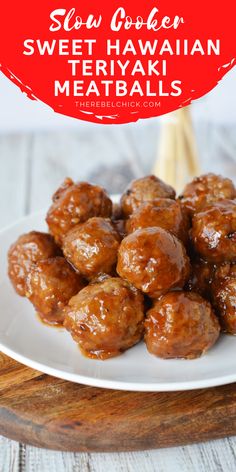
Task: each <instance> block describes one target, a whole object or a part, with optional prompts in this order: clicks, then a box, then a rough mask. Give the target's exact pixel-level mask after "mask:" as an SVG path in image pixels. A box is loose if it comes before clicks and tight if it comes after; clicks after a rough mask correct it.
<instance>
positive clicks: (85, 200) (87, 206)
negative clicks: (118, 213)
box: [46, 179, 112, 245]
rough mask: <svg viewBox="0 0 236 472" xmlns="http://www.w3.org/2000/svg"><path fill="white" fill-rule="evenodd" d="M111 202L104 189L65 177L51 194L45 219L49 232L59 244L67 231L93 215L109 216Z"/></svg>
mask: <svg viewBox="0 0 236 472" xmlns="http://www.w3.org/2000/svg"><path fill="white" fill-rule="evenodd" d="M111 213H112V202H111V200H110V198H109V197H108V195H107V194H106V192H105V190H104V189H102V188H101V187H98V186H96V185H91V184H89V183H86V182H79V183H74V182H73V181H72V180H71V179H66V180H65V182H64V184H62V187H60V188H59V189H58V190H57V191H56V193H55V194H54V196H53V203H52V206H51V207H50V208H49V211H48V213H47V217H46V221H47V224H48V227H49V231H50V233H51V234H52V235H53V236H54V238H55V240H56V242H57V243H58V244H59V245H61V244H62V242H63V238H64V236H65V234H66V233H68V231H69V230H70V229H71V228H73V227H74V226H75V225H77V224H79V223H83V222H84V221H86V220H88V219H89V218H91V217H93V216H104V217H110V216H111Z"/></svg>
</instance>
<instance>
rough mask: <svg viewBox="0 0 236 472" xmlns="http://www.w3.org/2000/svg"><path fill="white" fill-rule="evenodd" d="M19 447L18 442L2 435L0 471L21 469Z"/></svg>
mask: <svg viewBox="0 0 236 472" xmlns="http://www.w3.org/2000/svg"><path fill="white" fill-rule="evenodd" d="M19 449H20V446H19V444H18V443H17V442H15V441H10V440H9V439H7V438H3V437H1V436H0V472H18V471H19Z"/></svg>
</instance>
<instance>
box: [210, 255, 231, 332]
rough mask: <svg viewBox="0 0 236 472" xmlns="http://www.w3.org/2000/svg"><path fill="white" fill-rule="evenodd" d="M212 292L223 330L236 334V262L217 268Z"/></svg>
mask: <svg viewBox="0 0 236 472" xmlns="http://www.w3.org/2000/svg"><path fill="white" fill-rule="evenodd" d="M211 292H212V302H213V305H214V307H215V310H216V313H217V315H218V316H219V320H220V324H221V327H222V330H223V331H225V332H227V333H231V334H236V263H234V264H225V265H223V266H222V267H220V268H219V269H217V271H216V273H215V277H214V280H213V283H212V287H211Z"/></svg>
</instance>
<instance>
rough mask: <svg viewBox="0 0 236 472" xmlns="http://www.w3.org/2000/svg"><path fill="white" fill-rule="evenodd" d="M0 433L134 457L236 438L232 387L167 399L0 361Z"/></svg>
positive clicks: (235, 390)
mask: <svg viewBox="0 0 236 472" xmlns="http://www.w3.org/2000/svg"><path fill="white" fill-rule="evenodd" d="M0 434H2V435H4V436H7V437H9V438H11V439H15V440H17V441H20V442H23V443H28V444H33V445H35V446H40V447H46V448H50V449H59V450H63V451H90V452H91V451H100V452H101V451H109V452H111V451H116V452H118V451H131V450H142V449H151V448H160V447H167V446H178V445H182V444H188V443H193V442H199V441H206V440H209V439H215V438H222V437H224V436H229V435H233V434H236V384H231V385H226V386H223V387H217V388H211V389H205V390H195V391H189V392H171V393H135V392H123V391H117V390H105V389H101V388H93V387H86V386H84V385H78V384H74V383H71V382H66V381H64V380H60V379H57V378H54V377H50V376H48V375H46V374H42V373H40V372H37V371H35V370H32V369H29V368H28V367H25V366H23V365H21V364H19V363H17V362H15V361H14V360H12V359H10V358H8V357H7V356H5V355H3V354H0Z"/></svg>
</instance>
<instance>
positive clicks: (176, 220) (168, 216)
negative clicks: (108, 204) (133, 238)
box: [126, 198, 188, 241]
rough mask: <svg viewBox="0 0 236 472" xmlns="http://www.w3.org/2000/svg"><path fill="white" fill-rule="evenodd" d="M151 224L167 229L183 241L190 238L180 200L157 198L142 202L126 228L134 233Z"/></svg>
mask: <svg viewBox="0 0 236 472" xmlns="http://www.w3.org/2000/svg"><path fill="white" fill-rule="evenodd" d="M151 226H159V227H160V228H163V229H167V230H168V231H170V232H171V233H173V234H174V235H175V236H177V237H178V238H179V239H182V240H183V241H187V239H188V227H187V223H186V220H185V218H184V216H183V214H182V210H181V205H180V202H179V201H176V200H171V199H170V198H157V199H155V200H153V202H145V203H142V205H141V206H140V207H139V208H138V209H137V210H136V211H135V212H134V213H133V214H132V215H131V216H130V218H129V219H128V220H127V223H126V230H127V232H128V233H132V232H133V231H136V230H137V229H141V228H148V227H151Z"/></svg>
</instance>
